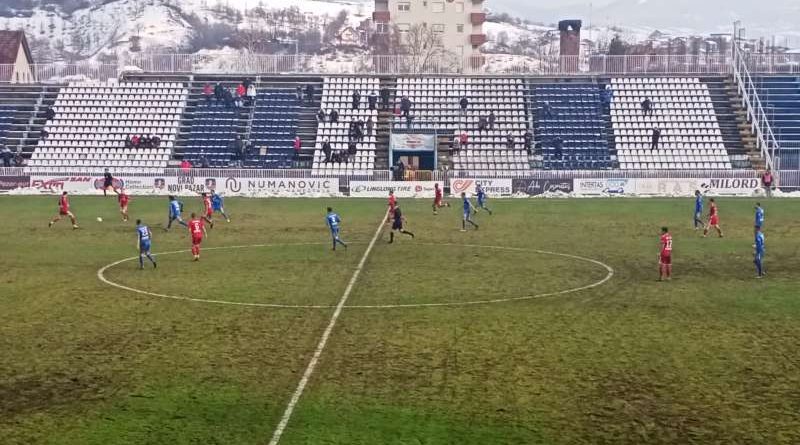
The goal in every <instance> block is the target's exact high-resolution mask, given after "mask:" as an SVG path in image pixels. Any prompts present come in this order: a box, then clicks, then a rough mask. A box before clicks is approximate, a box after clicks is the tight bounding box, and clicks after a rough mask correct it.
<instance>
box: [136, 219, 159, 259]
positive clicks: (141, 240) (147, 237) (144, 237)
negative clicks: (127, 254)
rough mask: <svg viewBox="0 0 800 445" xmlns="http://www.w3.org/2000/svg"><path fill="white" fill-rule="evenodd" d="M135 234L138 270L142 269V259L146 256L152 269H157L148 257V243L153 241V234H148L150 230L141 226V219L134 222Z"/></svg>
mask: <svg viewBox="0 0 800 445" xmlns="http://www.w3.org/2000/svg"><path fill="white" fill-rule="evenodd" d="M136 234H137V241H138V242H137V246H138V248H139V269H144V257H145V256H146V257H147V259H148V260H150V262H151V263H153V268H154V269H155V268H156V267H157V265H156V260H154V259H153V257H152V256H151V255H150V243H151V240H152V239H153V234H152V233H151V232H150V228H149V227H147V226H146V225H144V224H142V220H141V219H137V220H136Z"/></svg>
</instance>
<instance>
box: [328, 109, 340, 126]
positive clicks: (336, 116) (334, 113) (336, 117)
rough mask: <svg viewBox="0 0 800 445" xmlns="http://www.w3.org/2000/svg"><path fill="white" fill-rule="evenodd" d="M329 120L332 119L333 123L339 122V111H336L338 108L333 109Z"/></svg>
mask: <svg viewBox="0 0 800 445" xmlns="http://www.w3.org/2000/svg"><path fill="white" fill-rule="evenodd" d="M329 120H330V121H331V123H334V124H335V123H336V122H339V112H338V111H336V110H331V114H330V117H329Z"/></svg>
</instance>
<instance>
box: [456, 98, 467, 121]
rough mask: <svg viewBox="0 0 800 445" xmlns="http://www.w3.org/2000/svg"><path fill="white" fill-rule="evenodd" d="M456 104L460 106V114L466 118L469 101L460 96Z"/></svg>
mask: <svg viewBox="0 0 800 445" xmlns="http://www.w3.org/2000/svg"><path fill="white" fill-rule="evenodd" d="M458 104H459V105H460V106H461V114H463V115H465V116H466V114H467V107H468V106H469V99H467V96H462V97H461V100H460V101H458Z"/></svg>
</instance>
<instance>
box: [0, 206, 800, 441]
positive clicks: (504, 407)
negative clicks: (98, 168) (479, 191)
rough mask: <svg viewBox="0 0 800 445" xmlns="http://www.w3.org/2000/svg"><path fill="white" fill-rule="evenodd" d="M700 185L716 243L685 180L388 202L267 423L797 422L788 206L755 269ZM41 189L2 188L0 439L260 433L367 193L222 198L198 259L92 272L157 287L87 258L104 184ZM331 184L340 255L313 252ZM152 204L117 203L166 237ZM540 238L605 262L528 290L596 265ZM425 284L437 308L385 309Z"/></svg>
mask: <svg viewBox="0 0 800 445" xmlns="http://www.w3.org/2000/svg"><path fill="white" fill-rule="evenodd" d="M184 201H185V202H186V203H187V211H191V210H199V208H200V200H199V198H198V199H194V198H185V199H184ZM718 201H719V204H720V209H721V216H722V225H723V228H724V229H725V230H726V237H725V238H723V239H719V238H716V237H714V238H711V237H709V238H707V239H702V238H701V237H700V236H699V234H698V233H696V232H695V231H693V230H692V229H691V211H692V208H693V202H692V200H691V199H688V200H656V199H652V200H628V199H624V200H623V199H613V200H600V199H598V200H502V201H501V200H495V201H491V202H490V204H491V206H492V207H494V209H493V210H495V214H494V215H493V216H489V215H487V214H486V213H484V212H481V213H480V214H479V215H478V216H477V220H478V222H479V223H480V224H481V228H480V230H478V231H469V232H467V233H461V232H460V231H459V229H460V219H459V218H460V211H459V208H458V203H457V201H453V203H454V205H455V207H454V208H450V209H443V210H442V211H440V214H439V215H438V216H435V217H434V216H433V215H432V214H431V209H430V202H429V201H428V200H424V201H422V200H421V201H411V200H405V201H403V200H401V204H402V206H403V208H404V210H405V214H406V216H407V217H408V228H409V229H410V230H412V231H414V232H415V233H416V235H417V236H416V239H414V240H411V239H409V238H406V237H400V238H399V239H398V240H397V242H396V243H395V244H393V245H388V244H387V243H386V241H387V233H386V232H385V231H384V233H383V235H382V237H381V238H380V239H379V241H378V243H376V245H375V247H374V249H373V250H372V251H371V253H370V254H369V256H368V258H367V260H366V263H365V265H364V268H363V270H362V272H361V274H360V276H359V277H358V280H357V281H356V283H355V286H354V288H353V291H352V294H351V295H350V297H349V300H348V303H347V304H348V306H349V307H346V308H345V309H344V310H343V311H342V313H341V316H340V317H339V318H338V323H337V324H336V326H335V328H334V330H333V332H332V335H331V337H330V340H329V342H328V344H327V346H326V348H325V349H324V351H323V353H322V355H321V358H320V361H319V364H318V366H317V367H316V369H315V372H314V374H313V375H312V377H311V380H310V382H309V385H308V387H307V388H306V389H305V392H304V393H303V395H302V397H301V398H300V401H299V403H298V405H297V407H296V410H295V412H294V415H293V417H292V418H291V421H290V422H289V424H288V428H287V429H286V431H285V433H284V435H283V437H282V439H281V441H280V443H281V444H285V445H300V444H342V445H345V444H346V445H352V444H364V445H368V444H369V445H373V444H375V445H381V444H391V445H400V444H403V445H406V444H409V445H411V444H413V445H418V444H425V445H443V444H453V445H473V444H474V445H479V444H480V445H486V444H526V445H527V444H554V445H555V444H687V443H697V444H710V443H718V444H739V443H741V444H797V443H800V322H799V321H798V320H799V319H800V298H798V297H800V283H799V281H798V270H799V269H800V259H799V258H798V249H799V248H800V241H798V233H800V223H799V222H798V217H797V215H799V214H800V201H790V200H771V201H767V202H765V208H766V213H767V224H766V229H765V233H766V237H767V271H768V275H767V277H766V278H765V279H763V280H756V279H754V276H755V271H754V269H753V265H752V262H751V260H752V248H751V244H752V216H753V211H752V207H753V204H754V201H753V200H747V199H720V200H718ZM55 203H56V199H55V198H54V197H9V196H6V197H0V221H1V222H2V225H0V252H2V256H0V271H2V272H0V279H2V285H0V290H1V291H2V292H0V443H2V444H26V445H27V444H98V445H99V444H102V445H108V444H234V445H244V444H266V443H268V442H269V440H270V437H271V436H272V434H273V431H274V430H275V427H276V425H277V424H278V421H279V419H280V417H281V415H282V414H283V412H284V409H285V408H286V405H287V403H288V401H289V398H290V397H291V395H292V393H293V392H294V391H295V388H296V386H297V384H298V381H299V380H300V377H301V375H302V374H303V372H304V371H305V369H306V367H307V365H308V362H309V359H310V358H311V356H312V354H313V352H314V350H315V348H316V346H317V344H318V342H319V340H320V337H321V335H322V333H323V331H324V329H325V327H326V326H327V325H328V322H329V320H330V319H331V315H332V314H333V308H331V307H329V306H334V305H336V304H337V303H338V301H339V299H340V298H341V297H342V294H343V292H344V290H345V287H346V286H347V284H348V282H349V281H350V279H351V277H352V276H353V273H354V271H355V269H356V267H357V264H358V262H359V260H360V259H361V258H362V256H363V254H364V251H365V249H366V248H367V245H368V243H369V241H370V239H371V238H372V236H373V234H374V233H375V230H376V228H377V227H378V225H379V224H380V222H381V219H382V217H383V215H384V212H385V205H384V201H383V200H355V199H337V200H288V199H281V200H277V199H268V200H247V199H233V198H232V199H228V200H226V208H227V210H228V211H229V212H230V213H231V214H232V218H233V222H232V223H230V224H226V223H224V222H222V223H218V226H217V227H216V228H214V229H213V230H212V231H211V232H210V236H209V238H208V239H207V240H206V241H205V243H204V247H206V248H207V249H206V250H204V252H203V258H202V260H201V261H200V262H199V263H193V262H191V255H190V254H189V253H188V252H181V253H174V254H170V255H164V256H161V257H159V267H158V269H156V270H153V269H146V270H144V271H139V270H137V266H138V264H137V263H136V261H129V262H123V263H121V264H119V265H117V266H114V267H111V268H109V269H108V270H107V271H106V273H105V277H106V278H107V279H109V280H111V281H114V282H116V283H118V284H120V285H123V286H128V287H133V288H137V289H140V290H142V291H146V292H152V293H156V294H163V295H169V296H173V297H177V298H179V299H168V298H161V297H157V296H152V295H144V294H140V293H134V292H129V291H124V290H120V289H118V288H114V287H111V286H109V285H107V284H104V283H103V282H101V281H100V280H99V279H98V277H97V272H98V269H100V268H101V267H103V266H105V265H108V264H109V263H112V262H115V261H118V260H121V259H124V258H128V257H132V256H134V255H135V254H136V251H135V235H134V231H133V224H132V223H123V222H121V221H120V220H119V218H118V215H117V213H116V202H115V201H114V200H113V199H112V198H108V199H103V198H97V197H73V199H72V205H73V209H74V211H75V213H76V215H77V216H78V219H79V223H80V224H81V229H80V230H76V231H73V230H72V229H71V228H70V227H69V224H68V222H67V221H62V222H60V223H59V224H58V225H56V226H55V227H53V228H52V229H48V228H47V221H48V219H49V218H51V217H52V216H53V213H54V212H55V210H56V209H55ZM328 205H333V206H334V207H335V208H336V210H337V211H338V212H339V213H340V214H341V215H342V218H343V220H344V221H343V231H342V234H343V237H344V238H345V240H347V241H349V242H351V243H352V245H351V247H350V249H349V250H348V251H346V252H345V251H336V252H331V250H330V245H329V242H330V240H329V236H328V233H327V229H326V228H325V226H324V213H325V212H324V208H325V207H326V206H328ZM166 208H167V202H166V199H164V198H159V199H155V198H137V199H134V200H133V201H132V203H131V214H132V216H133V217H134V218H136V217H140V218H142V219H144V221H145V222H146V223H148V224H150V225H151V227H152V228H153V229H154V251H155V252H172V251H186V250H188V249H189V247H190V246H189V239H188V234H187V233H186V232H184V231H182V230H173V231H171V232H169V233H165V232H163V231H162V230H161V227H162V225H163V224H164V223H165V215H166ZM98 216H100V217H102V218H104V220H105V221H104V222H102V223H99V222H96V221H95V218H96V217H98ZM662 225H668V226H669V227H670V228H671V230H672V233H673V236H674V239H675V241H674V244H675V253H674V261H675V265H674V273H675V279H674V280H673V281H672V282H669V283H659V282H657V278H658V276H657V263H656V260H657V254H658V235H659V230H660V227H661V226H662ZM255 245H257V246H258V247H256V246H255ZM231 246H239V248H235V249H229V248H226V247H231ZM247 246H251V247H247ZM209 248H220V249H216V250H215V249H209ZM508 248H511V249H508ZM543 251H546V252H554V253H561V254H568V255H575V256H580V257H587V258H590V259H595V260H597V261H600V262H602V263H604V264H607V265H608V266H609V267H611V268H613V271H614V275H613V277H612V278H611V279H610V280H609V281H607V282H605V283H604V284H602V285H599V286H597V287H594V288H591V289H586V290H583V291H580V292H575V293H569V294H563V295H551V296H545V297H541V298H527V297H536V296H537V295H542V294H552V293H557V292H559V291H563V290H568V289H572V288H576V287H583V286H587V285H591V284H592V283H596V282H598V281H600V280H603V279H604V278H605V277H606V276H607V275H608V271H607V270H606V269H605V267H603V266H602V265H599V264H596V263H592V262H587V261H585V260H581V259H578V258H572V257H565V256H559V255H552V254H549V253H544V252H543ZM180 298H194V299H200V300H215V301H222V302H234V303H247V304H251V305H231V304H214V303H204V302H197V301H188V300H184V299H180ZM518 298H523V299H521V300H517V301H508V302H500V303H493V304H474V305H469V304H468V305H463V303H467V302H473V301H479V300H497V299H499V300H505V299H518ZM440 303H453V304H454V305H444V306H420V307H381V306H395V305H420V304H421V305H435V304H440ZM252 304H254V305H252ZM459 304H461V305H459ZM257 305H285V306H322V307H318V308H302V307H300V308H297V307H296V308H292V307H270V306H257ZM326 306H328V307H326ZM358 306H373V307H372V308H365V307H358Z"/></svg>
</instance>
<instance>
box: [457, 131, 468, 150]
mask: <svg viewBox="0 0 800 445" xmlns="http://www.w3.org/2000/svg"><path fill="white" fill-rule="evenodd" d="M458 137H459V138H460V142H461V144H460V145H461V149H462V150H466V149H467V143H468V142H469V136H467V132H466V131H462V132H461V134H460V135H459V136H458Z"/></svg>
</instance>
